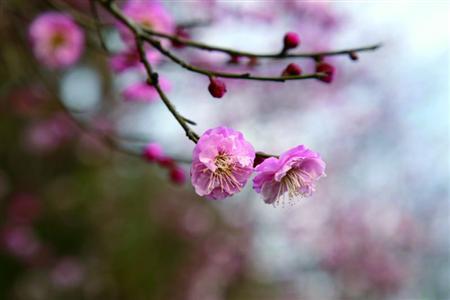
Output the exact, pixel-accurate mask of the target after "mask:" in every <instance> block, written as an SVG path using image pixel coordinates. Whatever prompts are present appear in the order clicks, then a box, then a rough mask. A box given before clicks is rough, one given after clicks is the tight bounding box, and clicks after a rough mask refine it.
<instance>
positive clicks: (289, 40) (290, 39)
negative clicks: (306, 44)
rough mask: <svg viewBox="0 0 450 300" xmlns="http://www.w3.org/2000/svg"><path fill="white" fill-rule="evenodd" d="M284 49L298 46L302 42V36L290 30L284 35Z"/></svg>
mask: <svg viewBox="0 0 450 300" xmlns="http://www.w3.org/2000/svg"><path fill="white" fill-rule="evenodd" d="M283 43H284V46H283V50H284V51H286V50H288V49H293V48H296V47H297V46H298V45H299V44H300V38H299V36H298V34H296V33H295V32H288V33H286V34H285V35H284V39H283Z"/></svg>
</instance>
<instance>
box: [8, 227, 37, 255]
mask: <svg viewBox="0 0 450 300" xmlns="http://www.w3.org/2000/svg"><path fill="white" fill-rule="evenodd" d="M2 242H3V245H4V247H5V249H6V250H7V251H8V252H9V253H10V254H12V255H14V256H17V257H20V258H23V259H30V258H32V257H33V256H34V255H36V254H37V253H38V252H39V250H40V248H41V243H40V241H39V240H38V238H37V236H36V235H35V234H34V232H33V229H32V228H31V227H29V226H13V227H9V226H6V227H5V228H4V229H3V231H2Z"/></svg>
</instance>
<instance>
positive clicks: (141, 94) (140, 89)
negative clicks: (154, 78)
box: [122, 77, 170, 103]
mask: <svg viewBox="0 0 450 300" xmlns="http://www.w3.org/2000/svg"><path fill="white" fill-rule="evenodd" d="M158 81H159V85H160V86H161V89H162V90H163V91H165V92H167V91H169V90H170V83H169V81H167V80H166V79H164V78H161V77H160V78H159V80H158ZM122 96H123V97H124V98H125V100H127V101H136V102H149V103H151V102H155V101H156V100H158V97H159V94H158V91H157V90H156V89H155V87H154V86H152V85H149V84H148V83H147V82H145V81H140V82H137V83H134V84H131V85H129V86H127V87H126V88H125V89H124V90H123V91H122Z"/></svg>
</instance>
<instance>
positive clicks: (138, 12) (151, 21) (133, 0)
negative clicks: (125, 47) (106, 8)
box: [119, 0, 175, 43]
mask: <svg viewBox="0 0 450 300" xmlns="http://www.w3.org/2000/svg"><path fill="white" fill-rule="evenodd" d="M123 12H124V14H125V15H126V16H128V17H130V18H131V19H133V21H135V22H136V23H138V24H139V25H141V26H142V27H145V28H148V29H152V30H155V31H159V32H166V33H172V32H173V31H174V28H175V25H174V22H173V20H172V17H171V16H170V14H169V13H168V12H167V10H166V9H165V8H164V6H163V5H162V3H161V2H160V1H158V0H129V1H127V2H126V3H125V5H124V7H123ZM119 31H120V34H121V36H122V38H123V39H124V40H125V42H126V43H128V42H131V43H134V39H133V35H132V34H131V32H130V31H129V29H128V28H126V27H125V26H124V25H122V24H119Z"/></svg>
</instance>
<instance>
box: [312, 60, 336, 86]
mask: <svg viewBox="0 0 450 300" xmlns="http://www.w3.org/2000/svg"><path fill="white" fill-rule="evenodd" d="M316 72H317V73H325V74H326V76H325V77H321V78H318V79H319V80H320V81H323V82H326V83H330V82H332V81H333V76H334V67H333V66H332V65H330V64H328V63H326V62H320V63H317V64H316Z"/></svg>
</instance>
